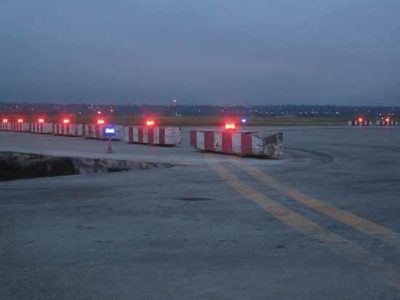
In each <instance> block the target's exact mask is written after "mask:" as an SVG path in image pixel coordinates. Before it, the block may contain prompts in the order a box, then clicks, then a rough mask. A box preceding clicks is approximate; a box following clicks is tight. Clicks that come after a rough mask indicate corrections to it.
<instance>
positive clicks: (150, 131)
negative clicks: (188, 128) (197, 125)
mask: <svg viewBox="0 0 400 300" xmlns="http://www.w3.org/2000/svg"><path fill="white" fill-rule="evenodd" d="M125 141H127V142H128V143H129V144H150V145H160V146H176V145H177V144H180V143H181V141H182V134H181V129H180V128H178V127H153V126H127V127H125Z"/></svg>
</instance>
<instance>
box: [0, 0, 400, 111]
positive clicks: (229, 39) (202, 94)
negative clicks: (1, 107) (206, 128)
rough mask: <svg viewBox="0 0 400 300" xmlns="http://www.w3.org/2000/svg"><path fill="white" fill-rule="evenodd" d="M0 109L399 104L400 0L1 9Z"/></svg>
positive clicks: (148, 2) (7, 1)
mask: <svg viewBox="0 0 400 300" xmlns="http://www.w3.org/2000/svg"><path fill="white" fill-rule="evenodd" d="M0 43H1V44H0V101H3V102H11V101H13V102H14V101H18V102H35V101H36V102H53V103H56V102H57V103H80V102H84V103H99V104H106V103H116V104H118V103H134V104H144V103H147V104H169V103H170V102H171V99H172V97H173V96H176V97H177V99H178V103H179V104H301V103H305V104H347V105H352V104H354V105H358V104H367V105H400V1H399V0H374V1H372V0H323V1H321V0H303V1H299V0H253V1H239V0H229V1H228V0H224V1H223V0H198V1H194V0H170V1H166V0H164V1H163V0H141V1H138V0H112V1H111V0H108V1H104V0H65V1H60V0H35V1H33V0H1V1H0Z"/></svg>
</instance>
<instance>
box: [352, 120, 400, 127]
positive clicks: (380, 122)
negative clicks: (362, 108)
mask: <svg viewBox="0 0 400 300" xmlns="http://www.w3.org/2000/svg"><path fill="white" fill-rule="evenodd" d="M348 125H349V126H373V125H374V123H373V122H372V121H370V120H352V121H348ZM375 125H376V126H398V125H399V121H397V120H378V121H376V122H375Z"/></svg>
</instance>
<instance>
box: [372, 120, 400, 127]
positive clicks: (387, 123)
mask: <svg viewBox="0 0 400 300" xmlns="http://www.w3.org/2000/svg"><path fill="white" fill-rule="evenodd" d="M376 125H378V126H399V121H397V120H378V121H376Z"/></svg>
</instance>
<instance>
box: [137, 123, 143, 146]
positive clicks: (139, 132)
mask: <svg viewBox="0 0 400 300" xmlns="http://www.w3.org/2000/svg"><path fill="white" fill-rule="evenodd" d="M138 143H143V128H142V127H138Z"/></svg>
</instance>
